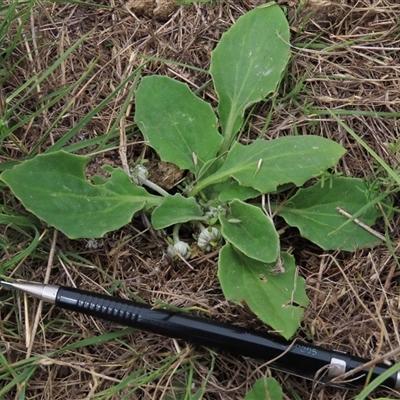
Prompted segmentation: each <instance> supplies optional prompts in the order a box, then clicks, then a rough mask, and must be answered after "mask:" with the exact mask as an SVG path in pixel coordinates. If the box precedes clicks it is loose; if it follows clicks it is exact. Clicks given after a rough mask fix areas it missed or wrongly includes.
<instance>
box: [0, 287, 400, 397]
mask: <svg viewBox="0 0 400 400" xmlns="http://www.w3.org/2000/svg"><path fill="white" fill-rule="evenodd" d="M0 284H1V285H3V286H5V287H9V288H12V289H17V290H21V291H22V292H25V293H27V294H29V295H31V296H34V297H37V298H39V299H41V300H43V301H46V302H49V303H52V304H55V305H56V306H58V307H61V308H64V309H66V310H70V311H75V312H78V313H82V314H86V315H90V316H93V317H98V318H102V319H104V320H108V321H111V322H115V323H118V324H122V325H126V326H130V327H133V328H137V329H141V330H144V331H148V332H152V333H155V334H159V335H163V336H167V337H171V338H176V339H183V340H185V341H187V342H189V343H193V344H196V345H201V346H205V347H210V348H214V349H218V350H221V351H225V352H227V353H230V354H233V355H236V356H245V357H250V358H254V359H259V360H265V361H271V365H270V366H271V368H275V369H278V370H282V371H285V372H287V373H289V374H293V375H297V376H300V377H303V378H306V379H312V380H314V379H316V380H317V381H319V380H322V381H329V380H331V379H333V378H336V377H338V376H340V375H342V374H344V373H346V372H349V371H352V370H355V369H359V371H358V372H356V373H354V375H352V377H351V383H352V385H355V384H365V383H366V382H367V380H371V381H372V380H373V379H375V378H377V377H378V376H380V375H381V374H382V373H384V372H385V371H386V370H388V369H389V368H390V366H388V365H386V364H384V363H379V364H375V365H374V366H373V367H370V368H361V367H362V366H363V365H364V364H365V363H367V362H368V361H367V360H365V359H363V358H360V357H354V356H351V355H349V354H347V353H344V352H340V351H336V350H327V349H324V348H321V347H318V346H314V345H310V344H307V343H299V342H294V343H290V342H288V341H285V340H284V339H283V338H279V337H277V336H274V335H261V334H259V333H257V332H255V331H253V330H249V329H245V328H242V327H238V326H235V325H231V324H226V323H221V322H216V321H212V320H209V319H206V318H200V317H194V316H188V315H184V314H181V313H176V312H172V311H168V310H163V309H153V308H152V307H151V306H149V305H147V304H142V303H138V302H133V301H130V300H125V299H119V298H116V297H112V296H107V295H102V294H98V293H93V292H88V291H84V290H80V289H75V288H70V287H65V286H56V285H43V284H36V283H8V282H3V281H0ZM360 369H361V370H360ZM382 385H383V386H386V387H388V388H392V389H396V390H400V372H398V373H397V374H394V375H392V376H390V377H389V378H387V379H386V380H385V381H384V382H383V384H382Z"/></svg>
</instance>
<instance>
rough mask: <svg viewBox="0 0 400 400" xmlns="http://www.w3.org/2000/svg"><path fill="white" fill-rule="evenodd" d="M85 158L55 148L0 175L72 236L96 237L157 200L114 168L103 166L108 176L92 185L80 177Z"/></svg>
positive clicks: (21, 197)
mask: <svg viewBox="0 0 400 400" xmlns="http://www.w3.org/2000/svg"><path fill="white" fill-rule="evenodd" d="M88 161H89V159H88V158H87V157H84V156H77V155H73V154H69V153H66V152H64V151H57V152H54V153H50V154H44V155H39V156H36V157H35V158H33V159H31V160H28V161H24V162H23V163H21V164H20V165H18V166H16V167H14V168H12V169H10V170H7V171H4V172H3V173H2V174H1V175H0V178H1V179H2V180H3V181H4V182H5V183H7V185H8V186H9V187H10V188H11V190H12V191H13V193H14V195H15V196H16V197H17V198H18V199H19V200H20V201H21V203H22V204H23V205H24V206H25V208H26V209H27V210H28V211H30V212H32V213H33V214H35V215H36V216H37V217H39V218H40V219H42V220H44V221H45V222H47V223H48V224H49V225H52V226H54V227H55V228H57V229H59V230H60V231H62V232H63V233H65V235H67V236H68V237H69V238H71V239H75V238H96V237H101V236H103V235H104V234H105V233H106V232H109V231H112V230H115V229H118V228H120V227H122V226H124V225H126V224H127V223H129V222H130V221H131V219H132V216H133V215H134V214H135V213H136V212H137V211H139V210H141V209H142V208H143V207H144V206H145V204H146V203H147V204H153V205H157V204H158V203H159V202H160V200H161V199H160V198H159V197H157V196H152V195H150V194H148V193H147V192H146V191H145V190H144V189H143V188H141V187H136V186H134V185H133V184H132V183H131V181H130V178H129V177H128V175H127V174H126V173H125V172H124V171H123V170H122V169H119V168H111V167H109V166H104V167H103V169H104V170H105V171H107V172H109V173H110V174H111V177H110V178H109V179H107V180H106V181H104V183H103V184H100V185H93V184H92V183H90V182H89V181H88V180H87V179H86V177H85V166H86V164H87V162H88Z"/></svg>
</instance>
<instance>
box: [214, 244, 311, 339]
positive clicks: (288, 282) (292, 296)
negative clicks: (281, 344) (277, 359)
mask: <svg viewBox="0 0 400 400" xmlns="http://www.w3.org/2000/svg"><path fill="white" fill-rule="evenodd" d="M281 261H282V262H283V268H284V270H285V272H284V273H281V274H277V273H276V272H274V267H275V266H276V263H272V264H266V263H262V262H260V261H257V260H254V259H251V258H249V257H247V256H246V255H244V254H243V253H242V252H241V251H239V250H238V249H236V248H234V247H233V246H232V245H231V244H230V243H227V244H225V246H224V247H223V248H222V249H221V252H220V256H219V269H218V277H219V280H220V282H221V286H222V290H223V292H224V295H225V297H226V298H227V299H228V300H231V301H233V302H234V303H236V304H242V302H243V301H245V302H246V303H247V305H248V306H249V307H250V309H251V310H252V311H253V312H254V313H255V314H256V315H257V317H258V318H260V319H261V320H262V321H264V322H265V323H266V324H268V325H270V326H271V327H272V328H273V329H275V330H276V331H277V332H279V333H280V334H281V335H282V336H283V337H285V338H286V339H289V338H290V337H292V336H293V335H294V333H295V332H296V330H297V329H298V327H299V325H300V322H301V319H302V315H303V311H304V310H303V308H302V307H306V306H307V305H308V302H309V300H308V298H307V295H306V292H305V281H304V279H303V278H300V277H299V276H298V275H297V270H296V266H295V263H294V258H293V256H291V255H289V254H287V253H282V254H281ZM297 305H299V306H302V307H298V306H297Z"/></svg>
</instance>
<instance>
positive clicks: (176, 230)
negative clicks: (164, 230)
mask: <svg viewBox="0 0 400 400" xmlns="http://www.w3.org/2000/svg"><path fill="white" fill-rule="evenodd" d="M181 225H182V224H176V225H174V229H173V231H172V239H173V241H174V243H178V242H180V241H181V239H179V229H181Z"/></svg>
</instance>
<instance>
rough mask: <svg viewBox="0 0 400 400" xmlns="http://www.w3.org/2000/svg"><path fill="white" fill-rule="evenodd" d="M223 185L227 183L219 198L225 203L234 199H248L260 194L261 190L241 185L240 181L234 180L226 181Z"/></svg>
mask: <svg viewBox="0 0 400 400" xmlns="http://www.w3.org/2000/svg"><path fill="white" fill-rule="evenodd" d="M222 185H225V187H224V189H223V190H222V191H221V193H220V195H219V197H218V199H219V200H220V201H222V202H223V203H226V202H227V201H230V200H234V199H238V200H248V199H254V197H257V196H260V192H259V191H257V190H255V189H253V188H252V187H248V186H242V185H239V183H237V182H236V181H234V180H230V181H228V182H224V183H223V184H222Z"/></svg>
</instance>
